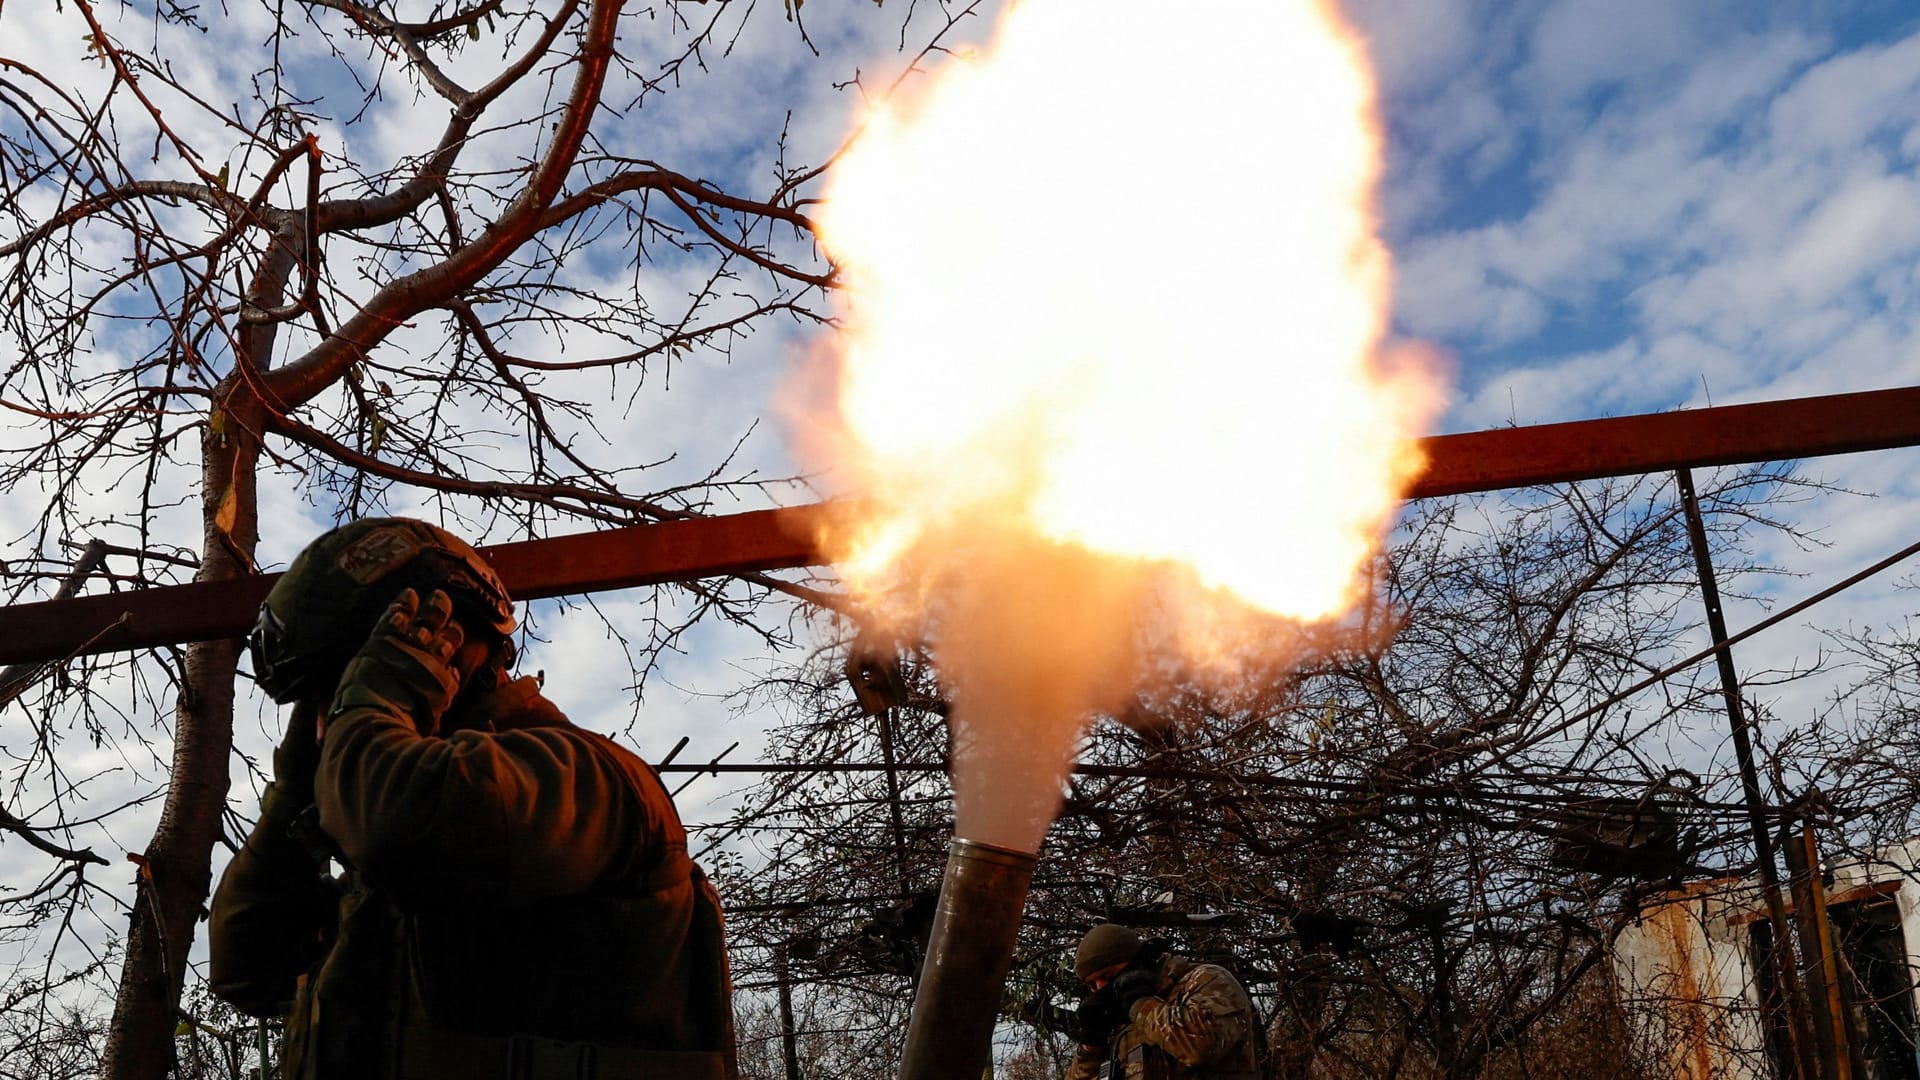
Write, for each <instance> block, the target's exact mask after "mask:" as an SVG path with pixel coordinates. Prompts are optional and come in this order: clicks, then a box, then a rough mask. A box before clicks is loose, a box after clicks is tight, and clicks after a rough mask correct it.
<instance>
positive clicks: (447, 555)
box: [247, 517, 516, 705]
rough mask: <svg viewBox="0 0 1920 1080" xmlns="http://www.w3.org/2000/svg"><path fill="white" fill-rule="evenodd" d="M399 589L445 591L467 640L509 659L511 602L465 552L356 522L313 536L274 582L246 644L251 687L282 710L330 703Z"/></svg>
mask: <svg viewBox="0 0 1920 1080" xmlns="http://www.w3.org/2000/svg"><path fill="white" fill-rule="evenodd" d="M405 589H413V590H414V591H416V592H418V593H419V594H420V595H421V596H422V597H424V596H426V594H427V593H429V592H431V591H432V590H434V589H444V590H445V591H446V593H447V596H448V598H450V599H451V600H452V601H453V611H454V616H455V617H456V618H458V619H459V620H460V624H461V626H462V627H463V628H465V629H466V631H467V633H468V634H469V635H474V634H487V633H488V632H489V631H490V632H491V633H492V635H494V636H496V637H497V644H498V645H500V647H501V649H502V653H503V656H504V657H506V658H509V660H510V657H511V644H510V638H509V635H511V634H512V633H513V630H514V627H515V625H516V623H515V622H514V618H513V600H512V598H511V597H509V596H508V595H507V589H506V586H505V585H502V584H501V583H500V578H499V575H497V574H495V573H494V572H493V567H491V566H489V565H488V564H487V561H486V559H484V558H482V557H481V555H480V553H479V552H478V551H475V550H474V549H473V546H472V545H470V544H468V543H467V542H466V541H464V540H462V539H460V538H459V537H457V536H455V535H453V534H452V533H450V532H448V531H446V530H445V529H442V528H440V527H439V526H437V525H429V524H427V523H426V522H424V521H416V520H414V519H412V518H399V517H390V518H361V519H360V520H358V521H352V522H349V523H347V524H345V525H342V526H340V527H339V528H336V529H332V530H330V531H328V532H325V533H322V534H321V535H320V537H319V538H318V539H316V540H314V541H313V543H311V544H308V545H307V547H306V550H304V551H302V552H301V553H300V554H299V555H298V556H296V557H295V558H294V560H293V565H292V566H289V567H288V568H287V572H286V573H285V574H282V575H281V577H280V580H279V581H277V582H275V583H274V586H273V590H272V591H271V592H269V593H268V594H267V600H266V603H264V604H261V605H260V616H259V619H258V621H257V622H256V623H255V624H254V628H253V633H252V634H251V635H249V636H248V638H247V649H248V651H249V652H250V653H251V654H252V658H253V677H254V681H255V682H257V683H258V684H259V685H260V689H262V690H264V691H266V693H267V695H268V696H269V697H271V698H273V699H274V700H275V701H277V702H280V703H281V704H283V705H284V704H286V703H288V702H292V701H299V700H301V699H302V698H306V697H312V696H316V695H323V694H331V693H332V691H333V683H334V682H335V681H336V680H338V679H339V678H340V673H341V672H342V671H344V670H345V669H346V666H347V661H349V660H351V659H352V658H353V655H354V653H356V652H358V651H359V650H360V646H361V645H362V644H364V643H365V642H366V640H367V636H368V635H369V634H371V633H372V632H373V626H374V623H375V622H376V621H377V620H378V619H379V618H380V615H381V613H383V612H384V611H386V609H387V606H388V605H390V604H391V603H393V598H394V597H396V596H398V595H400V593H401V591H402V590H405Z"/></svg>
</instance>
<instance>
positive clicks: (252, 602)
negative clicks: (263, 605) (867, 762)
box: [0, 505, 827, 664]
mask: <svg viewBox="0 0 1920 1080" xmlns="http://www.w3.org/2000/svg"><path fill="white" fill-rule="evenodd" d="M826 510H827V508H826V507H825V506H818V505H816V506H802V507H796V508H793V509H786V510H756V511H753V512H751V513H745V514H731V515H728V516H725V517H711V518H693V519H689V520H686V521H670V522H664V523H662V524H658V525H638V526H633V527H631V528H624V529H609V530H606V531H604V532H592V533H577V534H575V535H572V536H554V537H548V538H546V539H542V540H522V541H518V542H516V543H511V544H496V545H493V546H491V547H486V548H482V549H481V551H482V552H483V553H485V555H486V556H487V558H488V559H489V560H490V561H491V562H492V563H493V565H494V568H495V569H496V570H498V571H499V573H500V578H501V580H502V581H504V582H506V585H507V588H508V590H509V591H511V592H512V593H513V595H514V598H515V599H519V600H539V599H542V598H544V597H549V596H563V595H567V594H570V593H584V592H598V591H601V590H605V589H625V588H630V587H632V586H635V585H652V584H657V583H659V582H662V581H691V580H694V579H697V578H703V577H713V576H716V575H721V574H741V573H747V572H749V571H757V570H781V569H785V568H788V567H793V566H806V565H809V564H811V563H814V562H817V561H819V560H818V556H817V555H816V554H815V550H816V549H815V545H814V540H813V538H814V536H815V535H816V534H817V531H818V526H819V524H820V523H821V522H822V520H823V519H824V516H825V512H826ZM278 577H279V575H278V574H263V575H261V576H260V577H253V578H243V579H240V580H237V581H196V582H192V583H190V584H186V585H169V586H165V587H162V588H155V589H142V590H140V591H138V592H127V593H107V594H104V595H100V596H82V597H76V598H74V599H71V600H53V601H46V602H42V603H37V604H16V605H14V606H12V607H9V608H6V609H4V610H3V611H0V664H14V663H30V662H35V661H42V660H53V659H58V658H61V657H65V656H71V655H76V654H85V653H97V652H113V651H117V650H121V649H141V648H149V647H152V646H156V645H169V644H174V643H178V642H184V641H203V640H207V639H210V638H221V637H241V636H244V635H245V634H246V633H247V631H248V630H249V629H251V628H252V626H253V618H254V612H256V611H258V610H259V608H260V601H261V600H263V599H265V598H266V595H267V590H268V589H270V588H272V587H273V582H274V581H275V579H277V578H278Z"/></svg>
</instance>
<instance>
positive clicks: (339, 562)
mask: <svg viewBox="0 0 1920 1080" xmlns="http://www.w3.org/2000/svg"><path fill="white" fill-rule="evenodd" d="M423 550H425V545H424V544H422V543H421V542H420V541H419V540H418V539H417V538H415V537H414V536H412V535H411V534H410V530H406V529H374V530H373V531H371V532H369V533H367V535H365V536H363V537H361V538H360V539H358V540H356V541H354V542H353V543H351V544H349V545H347V547H346V549H345V550H344V551H342V552H340V555H339V557H337V558H336V559H334V565H335V566H338V567H339V568H340V571H341V572H342V573H344V574H346V575H347V576H348V577H350V578H352V579H353V580H354V582H355V583H356V584H360V585H371V584H373V583H374V582H376V581H379V580H380V579H381V578H383V577H385V576H387V575H388V574H390V573H392V572H393V571H394V570H396V569H399V568H400V567H401V566H403V565H405V564H406V563H408V562H410V561H412V559H413V557H414V556H416V555H418V554H420V552H422V551H423Z"/></svg>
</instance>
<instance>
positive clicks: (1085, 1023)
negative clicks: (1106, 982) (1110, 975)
mask: <svg viewBox="0 0 1920 1080" xmlns="http://www.w3.org/2000/svg"><path fill="white" fill-rule="evenodd" d="M1126 1022H1127V1013H1126V1010H1125V1009H1123V1008H1121V1007H1120V999H1119V998H1116V997H1114V996H1113V994H1112V993H1110V992H1108V991H1105V990H1100V991H1096V992H1094V993H1091V994H1088V995H1087V996H1086V997H1083V998H1081V999H1080V1006H1079V1008H1078V1009H1076V1010H1074V1022H1073V1026H1074V1037H1075V1038H1077V1039H1079V1040H1080V1043H1081V1045H1083V1046H1105V1045H1107V1041H1108V1040H1110V1039H1112V1038H1113V1033H1114V1032H1115V1031H1117V1030H1118V1029H1119V1027H1120V1025H1121V1024H1124V1023H1126Z"/></svg>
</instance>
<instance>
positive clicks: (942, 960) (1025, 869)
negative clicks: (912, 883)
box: [900, 836, 1040, 1080]
mask: <svg viewBox="0 0 1920 1080" xmlns="http://www.w3.org/2000/svg"><path fill="white" fill-rule="evenodd" d="M1039 858H1040V857H1039V856H1038V855H1036V854H1034V853H1033V852H1030V851H1015V850H1013V849H1012V848H1003V847H995V846H994V845H992V844H982V843H979V842H977V841H973V840H965V839H962V838H960V837H957V836H956V837H954V838H953V843H952V844H951V846H950V847H949V848H948V852H947V871H946V874H945V876H944V877H943V878H942V879H941V881H940V906H939V908H938V909H937V910H936V911H935V913H934V917H933V932H932V934H931V935H930V936H929V937H928V939H927V959H926V961H925V962H924V963H922V964H921V965H920V988H919V990H918V991H916V992H915V993H914V996H913V1018H912V1020H911V1021H910V1022H909V1024H908V1026H907V1048H906V1052H905V1053H904V1054H902V1055H901V1058H900V1080H980V1076H981V1074H982V1073H984V1072H985V1071H986V1068H987V1063H988V1059H989V1058H990V1057H991V1056H992V1053H993V1026H994V1021H995V1019H996V1018H997V1016H998V1014H999V1011H1000V996H1001V990H1002V989H1003V988H1004V987H1005V985H1006V981H1007V969H1008V968H1009V967H1010V966H1012V964H1013V944H1014V939H1015V938H1016V937H1017V936H1018V935H1019V933H1020V914H1021V912H1022V911H1023V910H1024V909H1025V907H1026V904H1027V887H1028V886H1029V885H1031V884H1033V868H1034V865H1035V864H1036V863H1037V862H1039Z"/></svg>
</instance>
